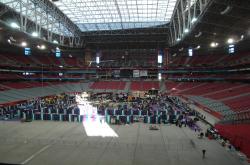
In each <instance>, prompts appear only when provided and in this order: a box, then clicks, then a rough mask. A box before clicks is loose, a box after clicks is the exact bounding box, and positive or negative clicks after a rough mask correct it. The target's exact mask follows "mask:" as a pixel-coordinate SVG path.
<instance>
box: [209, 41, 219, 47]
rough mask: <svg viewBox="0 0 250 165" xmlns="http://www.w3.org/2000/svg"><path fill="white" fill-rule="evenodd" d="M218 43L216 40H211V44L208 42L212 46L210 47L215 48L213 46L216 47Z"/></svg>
mask: <svg viewBox="0 0 250 165" xmlns="http://www.w3.org/2000/svg"><path fill="white" fill-rule="evenodd" d="M218 45H219V44H218V43H217V42H212V43H211V44H210V46H211V47H212V48H215V47H217V46H218Z"/></svg>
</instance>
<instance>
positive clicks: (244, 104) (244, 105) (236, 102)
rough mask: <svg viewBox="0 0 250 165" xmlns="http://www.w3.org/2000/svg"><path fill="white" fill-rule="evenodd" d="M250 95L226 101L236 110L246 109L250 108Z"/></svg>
mask: <svg viewBox="0 0 250 165" xmlns="http://www.w3.org/2000/svg"><path fill="white" fill-rule="evenodd" d="M249 100H250V95H247V96H242V97H237V98H234V99H230V100H226V101H224V103H225V104H226V105H228V106H229V107H231V109H232V110H234V111H246V110H249V109H250V101H249Z"/></svg>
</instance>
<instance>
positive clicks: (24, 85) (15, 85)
mask: <svg viewBox="0 0 250 165" xmlns="http://www.w3.org/2000/svg"><path fill="white" fill-rule="evenodd" d="M2 85H4V86H7V87H9V88H14V89H23V88H34V87H42V86H48V83H46V82H44V83H41V82H18V83H16V82H4V83H2Z"/></svg>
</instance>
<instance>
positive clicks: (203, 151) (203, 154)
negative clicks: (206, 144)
mask: <svg viewBox="0 0 250 165" xmlns="http://www.w3.org/2000/svg"><path fill="white" fill-rule="evenodd" d="M205 155H206V150H205V149H203V150H202V159H204V158H205Z"/></svg>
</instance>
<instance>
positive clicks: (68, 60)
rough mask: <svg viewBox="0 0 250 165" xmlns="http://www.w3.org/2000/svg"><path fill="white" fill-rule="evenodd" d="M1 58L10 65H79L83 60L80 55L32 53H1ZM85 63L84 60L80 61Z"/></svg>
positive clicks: (3, 62) (0, 62) (2, 63)
mask: <svg viewBox="0 0 250 165" xmlns="http://www.w3.org/2000/svg"><path fill="white" fill-rule="evenodd" d="M0 58H1V59H3V61H0V64H1V65H6V63H8V65H9V66H10V65H11V66H24V65H30V66H40V65H43V66H44V67H46V66H52V65H54V66H60V65H65V66H69V67H79V66H80V65H79V64H78V61H81V60H80V58H78V57H61V58H56V57H55V56H50V55H44V56H39V55H32V56H24V55H3V54H0ZM80 63H81V64H83V62H80Z"/></svg>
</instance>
